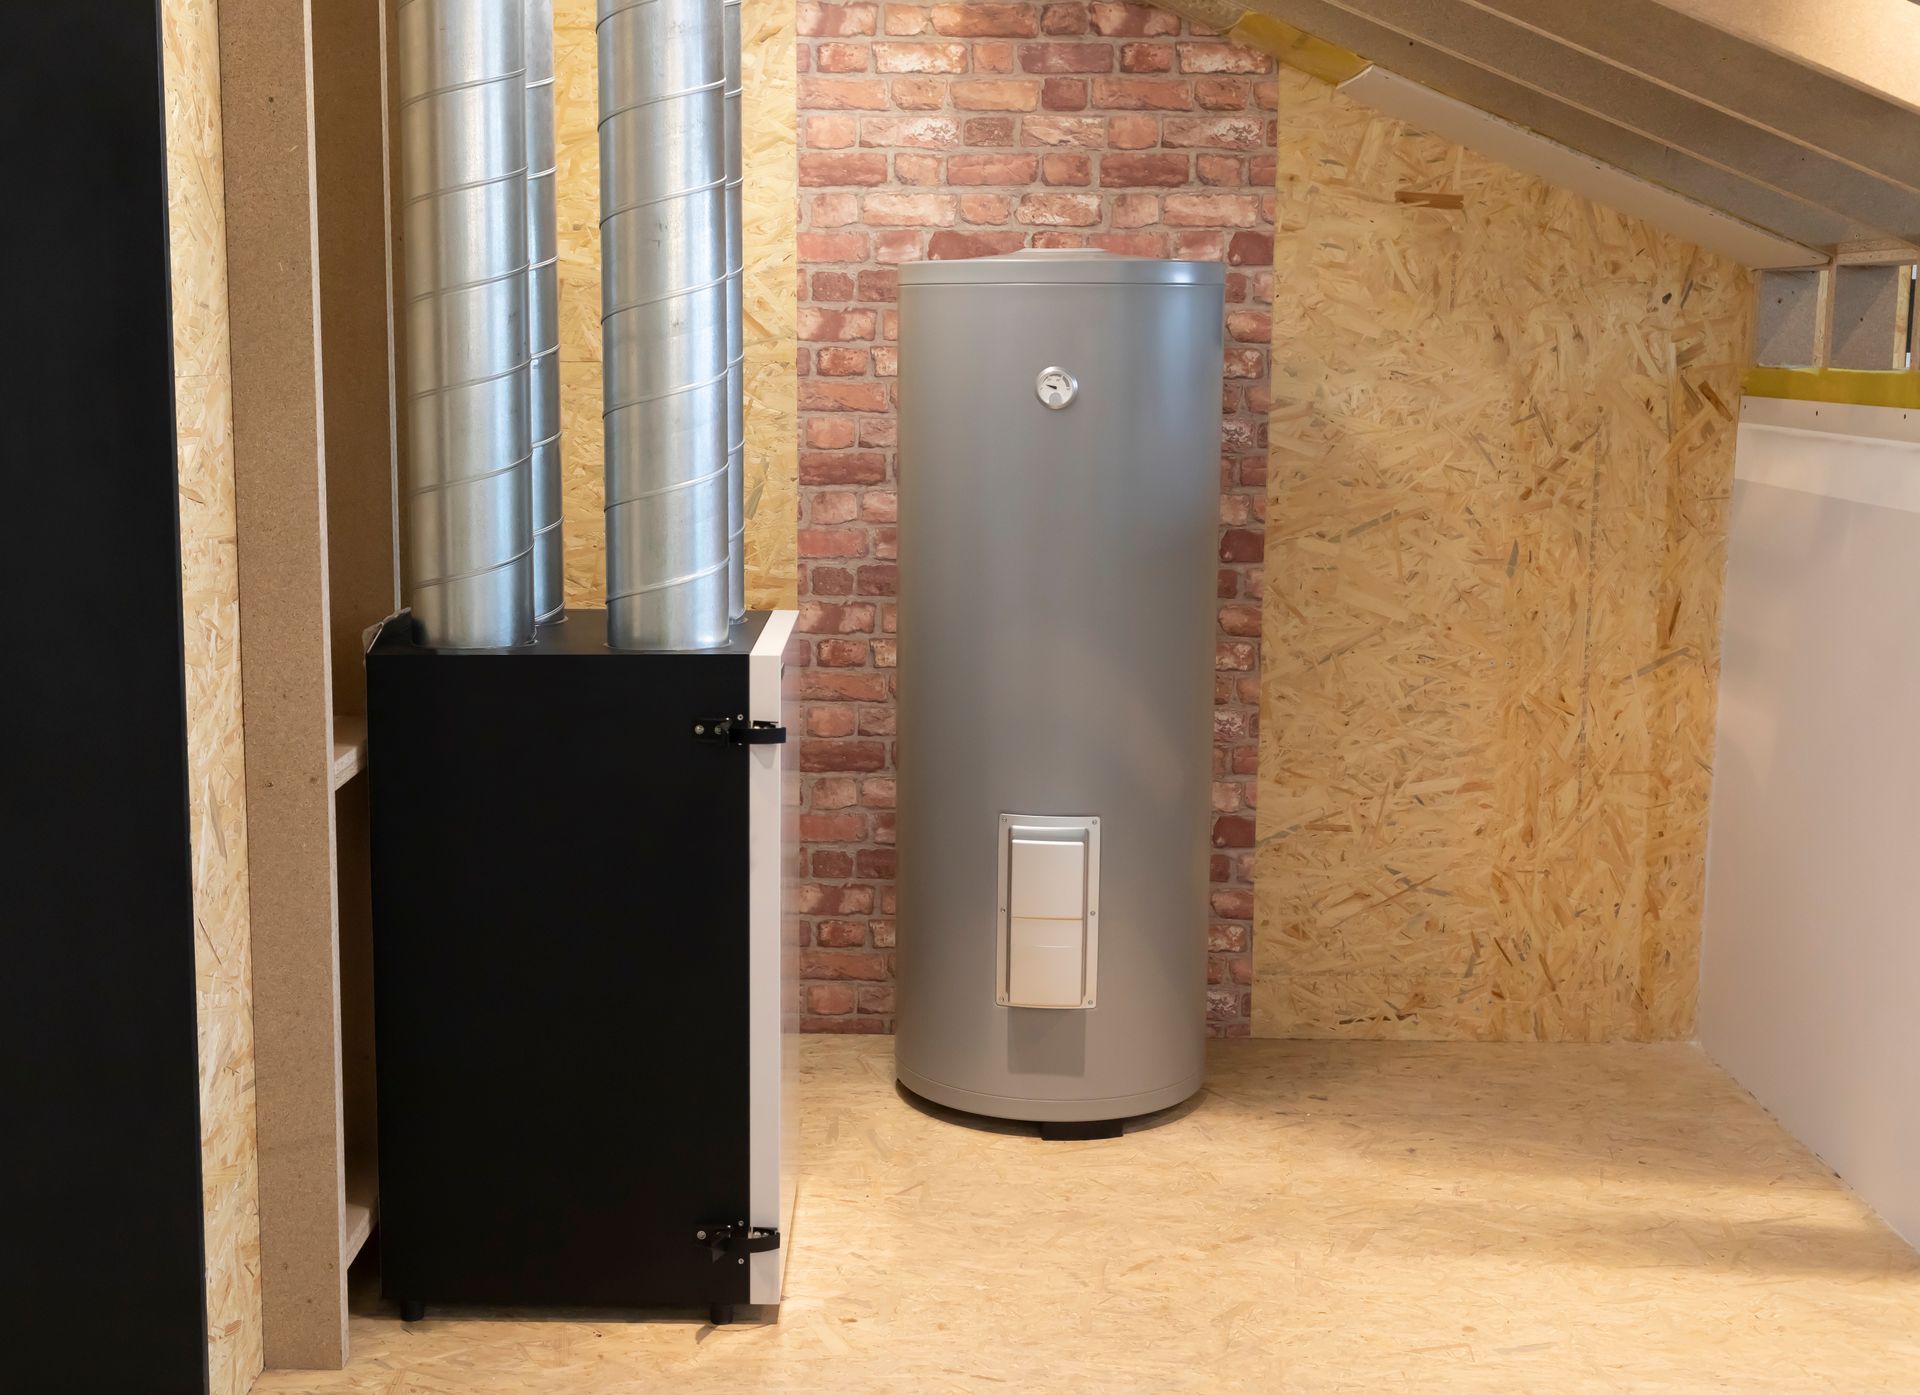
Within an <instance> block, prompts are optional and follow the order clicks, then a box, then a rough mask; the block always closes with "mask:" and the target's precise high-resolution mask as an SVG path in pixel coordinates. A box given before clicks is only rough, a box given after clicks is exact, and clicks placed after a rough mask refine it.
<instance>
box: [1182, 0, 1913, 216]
mask: <svg viewBox="0 0 1920 1395" xmlns="http://www.w3.org/2000/svg"><path fill="white" fill-rule="evenodd" d="M1162 3H1165V4H1166V6H1167V7H1168V8H1171V9H1177V10H1179V11H1181V12H1182V13H1185V14H1188V15H1189V16H1191V17H1193V18H1196V19H1199V20H1201V21H1202V22H1209V23H1214V24H1218V25H1220V27H1223V28H1234V29H1235V32H1236V33H1237V34H1239V35H1240V36H1241V37H1243V38H1247V39H1248V40H1249V41H1251V42H1254V43H1256V44H1257V45H1258V46H1261V47H1268V48H1272V47H1274V45H1273V44H1272V43H1271V42H1268V41H1267V40H1268V39H1269V38H1270V36H1269V35H1265V34H1263V33H1262V32H1261V26H1262V24H1263V23H1264V24H1265V25H1267V26H1269V27H1270V28H1271V29H1272V30H1277V31H1280V32H1292V31H1302V32H1304V33H1305V34H1307V35H1312V36H1316V37H1317V38H1318V39H1320V40H1323V41H1326V42H1329V43H1332V44H1335V45H1339V46H1342V47H1344V48H1346V49H1350V50H1351V51H1352V52H1353V53H1355V54H1357V55H1359V56H1360V57H1361V58H1363V59H1366V60H1370V61H1371V62H1373V63H1374V64H1376V65H1377V66H1378V67H1379V68H1381V69H1384V70H1385V71H1386V72H1388V73H1391V74H1394V75H1397V76H1398V77H1401V78H1405V79H1408V80H1410V81H1411V82H1413V83H1417V84H1419V85H1420V86H1422V87H1426V88H1430V89H1432V90H1433V91H1434V92H1436V93H1439V94H1442V95H1443V96H1445V97H1449V98H1452V99H1453V100H1454V101H1455V102H1459V103H1464V104H1465V105H1466V106H1469V107H1473V108H1477V109H1478V110H1479V111H1481V112H1484V113H1487V114H1489V115H1491V116H1493V117H1497V118H1499V119H1500V120H1501V121H1503V122H1508V123H1511V124H1513V125H1515V126H1519V127H1522V128H1524V129H1525V130H1527V131H1530V132H1533V133H1536V134H1538V135H1539V136H1542V137H1545V138H1546V140H1548V141H1549V142H1552V143H1555V144H1558V145H1561V146H1565V147H1567V148H1568V149H1569V150H1572V151H1576V152H1579V153H1580V154H1582V155H1585V156H1587V157H1589V158H1590V159H1592V160H1595V161H1598V162H1600V163H1601V164H1604V165H1609V166H1612V167H1614V168H1615V169H1617V170H1619V171H1622V172H1624V173H1625V174H1628V175H1631V176H1633V177H1634V178H1636V179H1639V180H1644V181H1646V182H1648V183H1650V184H1653V185H1656V186H1658V187H1659V188H1661V189H1664V190H1667V191H1671V192H1672V193H1675V194H1678V195H1680V196H1682V197H1683V198H1685V199H1688V200H1691V201H1693V202H1695V203H1698V204H1703V205H1705V206H1706V207H1707V208H1709V209H1712V210H1715V211H1717V212H1719V213H1721V214H1724V215H1726V216H1727V217H1729V218H1732V219H1736V220H1738V221H1740V222H1742V223H1747V224H1751V225H1752V226H1753V227H1754V228H1756V229H1759V230H1761V231H1763V232H1766V233H1770V234H1772V235H1774V236H1775V237H1777V238H1782V239H1785V240H1787V241H1789V242H1793V243H1798V244H1801V245H1802V246H1805V247H1809V248H1813V249H1817V250H1819V251H1821V252H1830V251H1833V250H1835V249H1839V248H1843V247H1846V246H1848V245H1853V244H1864V243H1873V242H1883V241H1885V240H1887V239H1889V238H1891V239H1895V240H1897V241H1901V242H1912V241H1914V240H1915V239H1916V238H1920V114H1916V112H1915V111H1913V110H1911V109H1909V108H1908V107H1907V106H1906V105H1905V104H1904V103H1903V102H1902V101H1901V100H1896V99H1895V98H1894V97H1892V96H1890V95H1888V94H1884V93H1878V92H1871V91H1868V90H1866V89H1865V88H1864V87H1863V86H1862V85H1861V84H1860V83H1859V82H1857V81H1853V80H1848V79H1844V78H1841V77H1838V76H1834V75H1833V74H1832V73H1830V72H1829V71H1827V70H1825V69H1824V68H1821V67H1818V66H1807V65H1804V64H1802V63H1799V62H1796V61H1794V60H1793V59H1792V58H1789V57H1786V56H1783V55H1782V54H1781V53H1779V52H1777V51H1776V50H1775V49H1774V48H1773V47H1769V46H1768V45H1766V44H1764V43H1759V42H1756V41H1754V40H1752V39H1751V38H1749V37H1747V36H1744V35H1741V34H1734V33H1728V32H1726V31H1725V30H1724V29H1722V28H1719V27H1716V25H1714V24H1711V23H1708V22H1707V21H1706V20H1705V19H1703V18H1701V17H1699V16H1697V15H1695V14H1691V13H1680V11H1681V10H1683V9H1687V10H1711V9H1713V8H1714V5H1715V3H1716V0H1667V3H1665V4H1661V3H1655V0H1610V3H1608V4H1607V5H1604V6H1602V5H1595V4H1593V3H1591V0H1245V3H1244V4H1242V3H1235V2H1234V0H1162ZM1835 4H1836V12H1839V13H1842V14H1843V15H1848V16H1851V17H1852V19H1853V20H1858V19H1859V15H1858V14H1856V13H1855V11H1864V10H1866V9H1873V10H1875V12H1876V13H1878V12H1879V10H1880V9H1881V8H1882V7H1880V4H1879V0H1835ZM1900 6H1901V9H1900V11H1899V12H1898V14H1897V18H1898V19H1899V20H1901V21H1902V22H1903V26H1902V28H1901V29H1900V30H1899V31H1898V32H1892V33H1889V34H1888V35H1887V36H1886V38H1887V42H1889V43H1892V44H1898V45H1903V46H1905V47H1906V49H1907V51H1908V52H1909V53H1912V54H1914V55H1916V56H1920V6H1915V5H1912V4H1908V3H1907V0H1900ZM1760 8H1761V9H1762V10H1765V9H1766V8H1767V7H1766V6H1764V5H1762V6H1761V7H1760ZM1821 8H1822V9H1825V8H1826V7H1825V6H1822V7H1821ZM1283 56H1284V55H1283ZM1354 95H1356V96H1359V95H1361V94H1360V93H1358V92H1356V93H1355V94H1354ZM1362 99H1363V100H1364V97H1363V98H1362Z"/></svg>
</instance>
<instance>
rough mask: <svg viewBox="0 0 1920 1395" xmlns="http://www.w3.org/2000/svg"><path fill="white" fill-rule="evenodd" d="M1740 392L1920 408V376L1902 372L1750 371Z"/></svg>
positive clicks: (1796, 369) (1758, 395) (1760, 395)
mask: <svg viewBox="0 0 1920 1395" xmlns="http://www.w3.org/2000/svg"><path fill="white" fill-rule="evenodd" d="M1740 390H1741V391H1742V392H1744V393H1745V394H1746V395H1747V396H1748V397H1786V398H1790V399H1792V400H1794V401H1796V402H1846V403H1851V404H1852V405H1854V406H1856V407H1909V408H1920V373H1916V372H1913V371H1911V370H1902V369H1879V370H1873V369H1864V368H1749V369H1748V370H1747V372H1746V376H1745V377H1744V378H1742V379H1741V381H1740Z"/></svg>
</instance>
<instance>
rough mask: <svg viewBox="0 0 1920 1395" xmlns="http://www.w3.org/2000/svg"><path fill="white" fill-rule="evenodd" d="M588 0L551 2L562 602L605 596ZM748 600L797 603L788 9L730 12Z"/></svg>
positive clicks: (764, 5) (770, 3)
mask: <svg viewBox="0 0 1920 1395" xmlns="http://www.w3.org/2000/svg"><path fill="white" fill-rule="evenodd" d="M594 8H595V7H594V0H555V4H554V24H555V27H556V34H555V49H554V77H555V83H554V87H555V91H556V93H557V94H558V103H559V111H558V118H559V122H558V128H557V133H556V135H557V151H558V156H559V175H558V179H557V182H556V192H557V198H558V203H559V220H560V227H559V233H560V425H561V432H562V436H561V458H562V469H563V474H564V495H565V505H564V520H565V521H564V529H565V535H566V550H565V551H566V575H567V603H568V604H569V605H592V606H597V605H603V604H605V601H606V584H607V564H606V524H605V520H604V518H603V517H602V513H601V510H602V508H603V507H604V504H605V489H604V481H603V478H602V468H603V462H604V454H603V452H602V449H601V437H600V223H599V219H600V136H599V125H598V121H599V113H598V87H597V84H596V79H595V67H596V62H597V58H596V52H597V50H596V44H595V39H594ZM741 36H742V49H743V51H744V62H743V65H742V81H743V87H744V93H743V97H742V120H741V127H742V130H743V132H744V137H743V138H744V150H743V178H744V180H745V195H746V204H745V209H744V214H743V221H744V225H745V233H746V243H745V255H746V279H745V286H744V305H745V319H746V341H745V343H746V364H745V381H746V441H747V450H746V495H747V604H748V605H750V606H791V605H793V604H794V547H795V541H794V540H795V529H796V522H795V519H796V512H797V509H796V504H795V486H794V469H795V460H796V454H795V447H794V442H795V435H794V432H795V410H794V394H795V387H794V360H795V341H794V323H795V313H796V312H795V293H794V223H795V216H796V203H795V193H796V188H795V181H796V179H797V174H796V172H795V158H794V139H795V136H794V128H795V116H794V85H795V74H794V65H793V49H794V6H793V4H792V0H745V5H744V10H743V12H742V16H741Z"/></svg>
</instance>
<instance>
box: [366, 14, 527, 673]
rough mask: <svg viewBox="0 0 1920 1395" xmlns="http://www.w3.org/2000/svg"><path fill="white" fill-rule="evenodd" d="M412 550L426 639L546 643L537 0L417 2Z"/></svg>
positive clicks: (410, 327)
mask: <svg viewBox="0 0 1920 1395" xmlns="http://www.w3.org/2000/svg"><path fill="white" fill-rule="evenodd" d="M398 29H399V42H398V46H397V47H398V53H397V61H398V67H399V74H400V79H399V80H400V119H399V124H400V147H401V164H400V170H401V176H400V177H401V188H402V193H403V209H402V215H401V216H402V219H403V222H402V227H403V229H404V238H405V275H406V290H407V304H406V308H405V317H406V339H407V371H408V379H407V387H408V401H407V420H406V430H407V439H408V447H409V462H410V465H409V469H410V475H411V478H410V480H409V481H408V488H409V493H410V495H411V507H410V510H409V518H410V522H409V541H410V544H411V548H410V551H411V561H412V578H413V582H412V594H411V596H410V598H409V600H410V604H411V605H412V607H413V615H414V623H415V627H416V631H417V633H418V636H419V638H420V640H421V642H422V643H425V644H428V645H433V646H436V647H440V648H448V649H485V648H497V647H502V646H506V645H514V644H524V643H526V642H527V641H529V640H531V639H532V638H533V628H534V618H533V617H534V611H533V493H532V489H531V487H530V475H531V468H530V461H531V457H532V450H533V447H532V439H533V438H532V434H531V420H530V411H529V407H530V403H529V399H528V355H527V344H528V338H527V289H526V276H527V204H526V183H527V159H526V155H527V144H526V96H527V94H526V71H525V69H526V63H525V14H524V0H402V4H401V6H400V9H399V15H398Z"/></svg>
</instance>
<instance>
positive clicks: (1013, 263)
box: [900, 247, 1227, 286]
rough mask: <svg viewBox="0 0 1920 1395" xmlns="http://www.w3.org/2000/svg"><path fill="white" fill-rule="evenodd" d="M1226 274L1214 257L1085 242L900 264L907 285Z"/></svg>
mask: <svg viewBox="0 0 1920 1395" xmlns="http://www.w3.org/2000/svg"><path fill="white" fill-rule="evenodd" d="M1226 279H1227V272H1226V268H1225V267H1223V266H1222V265H1221V264H1220V263H1219V262H1178V261H1167V260H1164V259H1162V258H1160V257H1127V256H1121V255H1119V254H1117V253H1114V252H1101V251H1098V250H1096V249H1094V248H1091V247H1026V248H1022V249H1021V250H1020V251H1018V252H1003V253H1001V254H1000V255H998V256H993V257H966V258H962V259H960V260H958V261H943V262H908V263H906V264H905V265H903V266H902V267H901V268H900V281H901V284H902V285H908V286H1019V285H1031V286H1058V285H1066V284H1075V283H1077V284H1081V285H1101V286H1112V285H1151V286H1219V285H1224V284H1225V283H1226Z"/></svg>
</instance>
